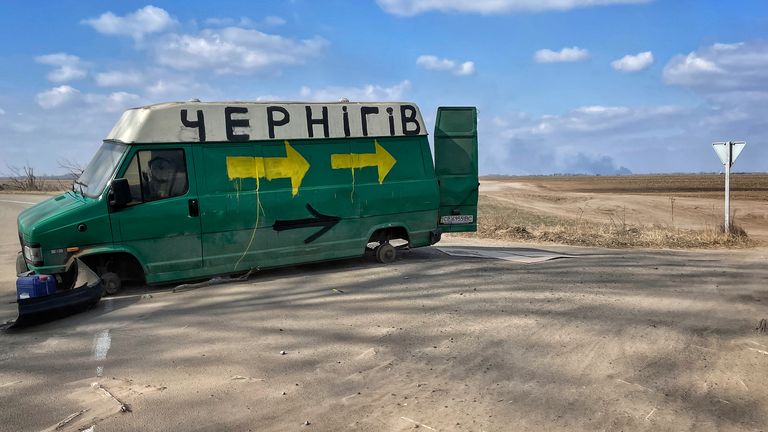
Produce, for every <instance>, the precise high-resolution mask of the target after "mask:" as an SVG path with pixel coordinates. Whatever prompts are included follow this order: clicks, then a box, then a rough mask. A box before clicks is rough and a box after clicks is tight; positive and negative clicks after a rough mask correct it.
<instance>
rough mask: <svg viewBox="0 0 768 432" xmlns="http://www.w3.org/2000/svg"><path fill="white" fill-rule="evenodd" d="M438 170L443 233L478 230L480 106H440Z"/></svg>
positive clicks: (436, 133) (438, 111) (437, 141)
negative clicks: (478, 111) (477, 107)
mask: <svg viewBox="0 0 768 432" xmlns="http://www.w3.org/2000/svg"><path fill="white" fill-rule="evenodd" d="M435 173H436V174H437V180H438V184H439V185H440V210H439V224H440V225H439V226H440V228H441V229H442V231H443V232H466V231H477V195H478V191H477V189H478V186H479V185H480V183H479V182H478V179H477V109H476V108H475V107H440V108H438V109H437V121H436V122H435Z"/></svg>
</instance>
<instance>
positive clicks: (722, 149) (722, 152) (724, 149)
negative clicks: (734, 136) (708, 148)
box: [712, 141, 747, 165]
mask: <svg viewBox="0 0 768 432" xmlns="http://www.w3.org/2000/svg"><path fill="white" fill-rule="evenodd" d="M728 145H732V146H733V147H732V148H731V165H733V164H734V163H735V162H736V158H737V157H739V155H740V154H741V151H742V150H744V147H746V145H747V143H746V142H744V141H732V142H716V143H712V148H713V149H715V153H717V157H719V158H720V163H722V164H723V165H725V164H727V163H728Z"/></svg>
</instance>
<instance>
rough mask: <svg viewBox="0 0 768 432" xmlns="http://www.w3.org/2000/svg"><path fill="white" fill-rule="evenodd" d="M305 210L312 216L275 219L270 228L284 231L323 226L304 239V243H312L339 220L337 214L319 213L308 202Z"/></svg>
mask: <svg viewBox="0 0 768 432" xmlns="http://www.w3.org/2000/svg"><path fill="white" fill-rule="evenodd" d="M307 210H308V211H309V212H310V213H312V216H314V217H311V218H306V219H293V220H276V221H275V224H274V225H272V228H273V229H274V230H275V231H285V230H292V229H298V228H309V227H323V229H321V230H320V231H318V232H316V233H314V234H312V235H311V236H309V237H307V238H306V239H304V243H312V242H313V241H315V240H317V239H318V237H320V236H321V235H323V234H325V233H327V232H328V231H329V230H330V229H331V228H333V227H334V226H335V225H336V224H337V223H339V221H340V220H341V218H340V217H338V216H328V215H324V214H322V213H320V212H319V211H317V210H315V209H314V208H313V207H312V206H311V205H310V204H307Z"/></svg>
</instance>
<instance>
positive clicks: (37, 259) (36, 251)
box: [24, 245, 43, 265]
mask: <svg viewBox="0 0 768 432" xmlns="http://www.w3.org/2000/svg"><path fill="white" fill-rule="evenodd" d="M24 258H26V259H27V261H28V262H30V263H32V264H35V265H40V264H42V263H43V250H42V248H40V246H37V247H31V246H26V245H25V246H24Z"/></svg>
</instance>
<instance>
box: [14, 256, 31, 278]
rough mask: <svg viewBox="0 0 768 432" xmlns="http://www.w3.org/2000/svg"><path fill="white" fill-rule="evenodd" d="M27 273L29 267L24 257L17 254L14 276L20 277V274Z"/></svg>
mask: <svg viewBox="0 0 768 432" xmlns="http://www.w3.org/2000/svg"><path fill="white" fill-rule="evenodd" d="M28 271H29V267H27V262H26V261H25V260H24V256H23V255H22V254H21V252H19V254H18V255H16V275H17V276H18V275H20V274H22V273H26V272H28Z"/></svg>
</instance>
